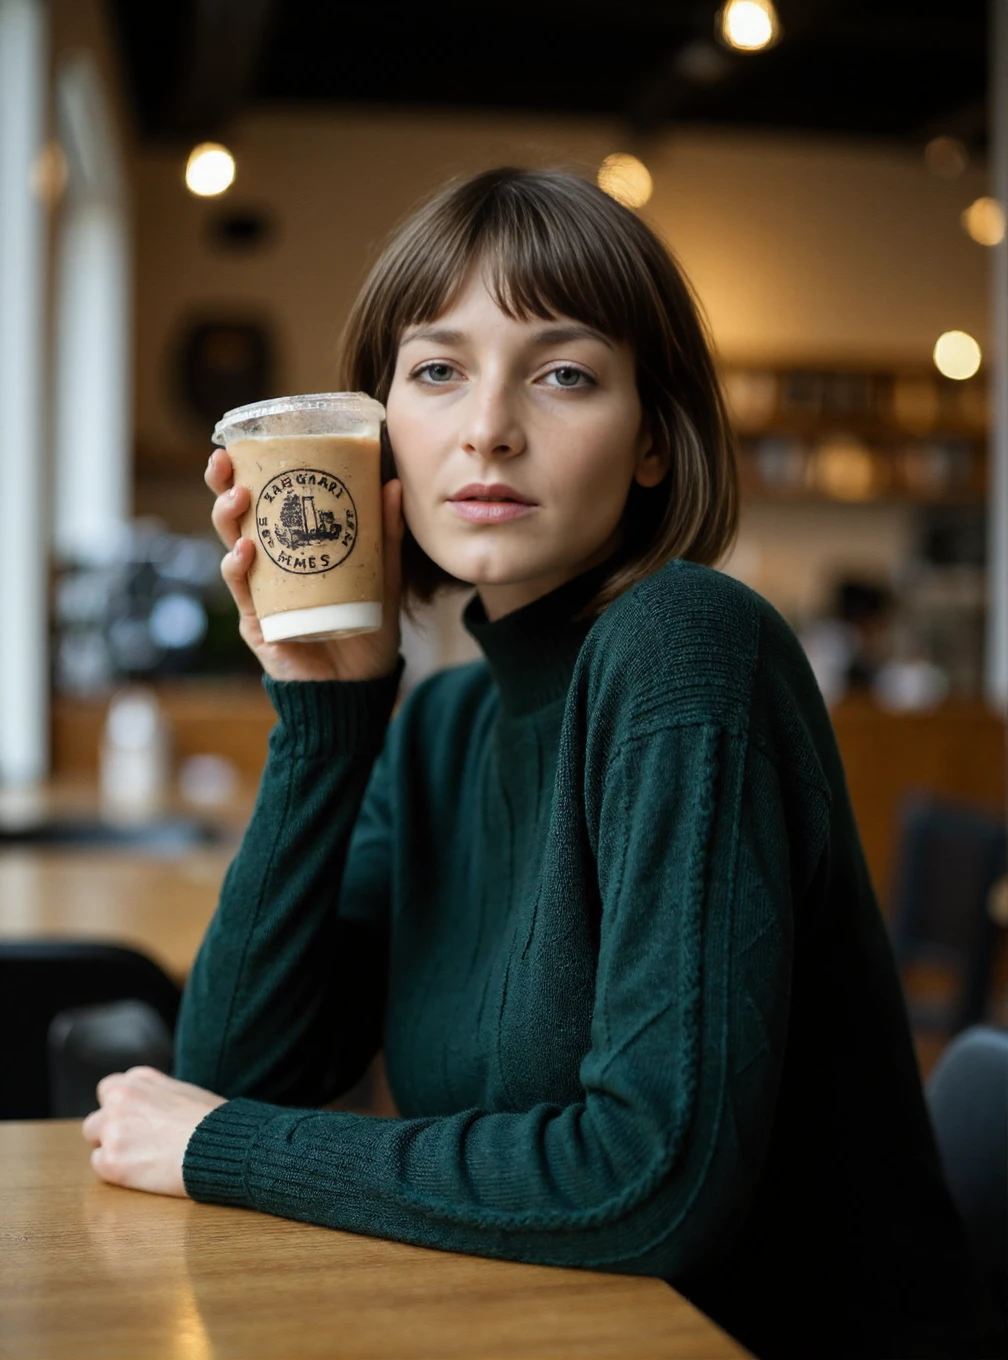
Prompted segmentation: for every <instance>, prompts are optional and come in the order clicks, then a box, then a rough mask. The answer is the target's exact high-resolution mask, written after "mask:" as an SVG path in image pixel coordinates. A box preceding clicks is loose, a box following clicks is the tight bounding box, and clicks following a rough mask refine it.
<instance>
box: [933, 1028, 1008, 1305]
mask: <svg viewBox="0 0 1008 1360" xmlns="http://www.w3.org/2000/svg"><path fill="white" fill-rule="evenodd" d="M927 1100H928V1107H929V1108H930V1111H931V1121H932V1123H933V1125H934V1130H935V1137H936V1138H937V1141H938V1150H939V1152H940V1153H941V1159H942V1165H943V1166H944V1168H945V1177H946V1179H947V1181H948V1186H949V1189H950V1190H951V1192H952V1198H953V1199H954V1200H955V1203H956V1206H957V1208H958V1209H959V1213H960V1215H961V1217H962V1220H963V1223H964V1224H965V1226H966V1232H967V1235H968V1237H969V1239H970V1242H971V1244H972V1247H973V1254H974V1257H975V1259H976V1262H977V1265H978V1266H979V1268H980V1270H981V1272H982V1274H983V1277H984V1279H985V1281H986V1283H987V1285H988V1286H989V1289H990V1296H991V1299H992V1301H993V1302H994V1305H995V1307H996V1308H998V1309H999V1310H1000V1312H1001V1318H1002V1321H1003V1322H1004V1321H1008V1033H1005V1032H1004V1031H1002V1030H997V1029H992V1028H989V1027H987V1026H984V1025H976V1026H974V1027H973V1028H972V1029H968V1030H966V1031H965V1032H964V1033H963V1034H960V1035H959V1036H958V1038H957V1039H955V1040H953V1042H952V1043H951V1044H950V1045H949V1047H948V1048H947V1049H946V1050H945V1052H944V1053H943V1054H942V1056H941V1057H940V1058H939V1060H938V1062H937V1064H936V1065H935V1068H934V1071H933V1072H932V1073H931V1076H930V1078H929V1080H928V1084H927Z"/></svg>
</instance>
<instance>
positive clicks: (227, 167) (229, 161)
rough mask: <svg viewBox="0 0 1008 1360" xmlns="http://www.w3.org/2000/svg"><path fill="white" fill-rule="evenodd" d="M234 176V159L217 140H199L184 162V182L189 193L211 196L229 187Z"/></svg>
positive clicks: (204, 196)
mask: <svg viewBox="0 0 1008 1360" xmlns="http://www.w3.org/2000/svg"><path fill="white" fill-rule="evenodd" d="M234 177H235V159H234V156H232V155H231V152H230V151H229V150H228V149H227V147H226V146H221V145H220V143H219V142H201V143H200V145H199V146H196V147H193V149H192V151H190V153H189V159H188V161H187V162H186V170H185V182H186V187H187V188H188V189H189V191H190V193H194V194H198V195H199V197H200V198H212V197H213V196H214V195H215V194H222V193H223V192H224V190H225V189H228V188H230V186H231V184H232V183H233V182H234Z"/></svg>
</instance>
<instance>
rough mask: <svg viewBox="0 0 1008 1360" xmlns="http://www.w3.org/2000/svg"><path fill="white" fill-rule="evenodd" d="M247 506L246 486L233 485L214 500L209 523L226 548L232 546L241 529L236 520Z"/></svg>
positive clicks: (247, 494)
mask: <svg viewBox="0 0 1008 1360" xmlns="http://www.w3.org/2000/svg"><path fill="white" fill-rule="evenodd" d="M248 507H249V493H248V487H245V486H233V487H231V489H230V490H229V491H225V492H224V493H223V494H222V495H220V496H218V497H217V499H216V500H215V501H214V507H213V510H211V512H210V523H211V524H212V525H213V527H214V528H215V529H216V530H217V537H218V538H219V539H220V541H221V542H222V543H223V544H224V546H225V547H226V548H233V547H234V545H235V542H236V540H237V538H238V535H239V533H240V532H241V530H240V529H239V526H238V521H239V520H240V519H241V517H242V515H244V513H245V511H246V510H247V509H248Z"/></svg>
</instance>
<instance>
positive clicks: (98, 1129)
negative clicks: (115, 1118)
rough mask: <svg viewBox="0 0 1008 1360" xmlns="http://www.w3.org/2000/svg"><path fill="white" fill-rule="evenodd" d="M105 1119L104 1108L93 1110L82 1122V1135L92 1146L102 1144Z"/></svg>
mask: <svg viewBox="0 0 1008 1360" xmlns="http://www.w3.org/2000/svg"><path fill="white" fill-rule="evenodd" d="M104 1121H105V1114H104V1111H103V1110H93V1111H92V1112H91V1114H89V1115H88V1116H87V1118H86V1119H85V1120H84V1122H83V1123H82V1124H81V1137H82V1138H83V1139H84V1141H85V1142H86V1143H90V1144H91V1146H92V1147H99V1146H100V1145H101V1136H102V1126H103V1124H104Z"/></svg>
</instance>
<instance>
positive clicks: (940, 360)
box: [934, 331, 981, 379]
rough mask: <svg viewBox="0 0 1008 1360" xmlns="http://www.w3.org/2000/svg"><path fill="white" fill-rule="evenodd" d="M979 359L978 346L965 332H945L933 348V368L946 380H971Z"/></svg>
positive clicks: (978, 364) (978, 365)
mask: <svg viewBox="0 0 1008 1360" xmlns="http://www.w3.org/2000/svg"><path fill="white" fill-rule="evenodd" d="M980 359H981V354H980V346H979V345H978V344H977V342H976V341H975V340H974V339H973V337H972V335H967V334H966V332H965V331H946V332H945V334H944V335H939V337H938V343H937V344H936V345H935V347H934V361H935V368H937V370H938V372H939V373H941V374H943V375H944V376H945V377H946V378H956V379H962V378H972V376H973V374H974V373H975V372H976V371H977V369H978V368H979V367H980Z"/></svg>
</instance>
